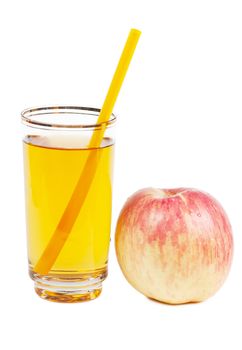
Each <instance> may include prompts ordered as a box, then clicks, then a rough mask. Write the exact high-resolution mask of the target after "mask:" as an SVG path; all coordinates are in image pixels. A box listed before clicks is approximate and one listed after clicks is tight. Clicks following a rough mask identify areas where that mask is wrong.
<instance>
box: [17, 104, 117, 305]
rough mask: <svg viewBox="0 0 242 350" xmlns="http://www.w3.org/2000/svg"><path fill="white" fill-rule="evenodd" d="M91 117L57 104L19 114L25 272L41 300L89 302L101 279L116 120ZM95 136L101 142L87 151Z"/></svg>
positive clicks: (82, 110)
mask: <svg viewBox="0 0 242 350" xmlns="http://www.w3.org/2000/svg"><path fill="white" fill-rule="evenodd" d="M99 112H100V109H97V108H88V107H74V106H57V107H41V108H32V109H27V110H24V111H23V112H22V114H21V117H22V124H23V153H24V172H25V202H26V228H27V245H28V260H29V274H30V277H31V278H32V279H33V280H34V282H35V291H36V292H37V294H38V295H39V296H40V297H41V298H44V299H48V300H52V301H59V302H79V301H85V300H91V299H95V298H96V297H97V296H98V295H99V294H100V293H101V289H102V281H103V280H104V279H105V278H106V276H107V262H108V250H109V241H110V225H111V208H112V164H113V152H114V125H115V122H116V117H115V116H114V115H111V117H110V119H109V121H108V122H105V123H101V124H96V123H97V119H98V115H99ZM98 132H104V136H103V138H102V142H101V144H97V145H95V146H93V145H92V141H91V137H92V135H93V133H98ZM77 183H79V185H77ZM78 186H79V187H78ZM83 190H84V194H83V193H82V192H83ZM81 198H82V199H83V198H84V199H83V201H82V202H80V203H79V201H80V200H81ZM73 204H74V206H73ZM68 206H69V207H68ZM67 207H68V208H69V209H68V208H67ZM73 208H74V209H73ZM68 210H69V211H68ZM65 211H66V212H65ZM64 216H65V217H64ZM61 222H62V224H63V222H64V224H63V225H62V226H61ZM60 226H61V228H60ZM58 230H59V231H58ZM54 234H55V236H54ZM62 235H64V236H63V237H65V238H62ZM51 239H52V243H51ZM51 244H52V246H51ZM51 259H52V260H51ZM50 261H51V262H50ZM48 264H49V265H48ZM47 265H48V267H47ZM44 266H45V267H44ZM41 269H42V270H41ZM43 271H44V272H43Z"/></svg>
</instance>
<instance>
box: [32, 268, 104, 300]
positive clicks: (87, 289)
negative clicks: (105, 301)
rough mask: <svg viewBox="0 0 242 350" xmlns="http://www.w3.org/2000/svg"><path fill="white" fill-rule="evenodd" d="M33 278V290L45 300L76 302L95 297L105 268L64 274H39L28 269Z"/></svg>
mask: <svg viewBox="0 0 242 350" xmlns="http://www.w3.org/2000/svg"><path fill="white" fill-rule="evenodd" d="M29 273H30V276H31V278H32V279H33V280H34V282H35V285H34V288H35V292H36V293H37V294H38V296H39V297H41V298H42V299H45V300H49V301H54V302H60V303H78V302H83V301H89V300H93V299H96V298H97V297H98V296H99V295H100V294H101V291H102V281H103V280H104V279H105V278H106V277H107V269H102V270H100V271H95V272H93V273H86V274H81V275H80V274H79V275H71V274H70V275H69V274H68V275H66V274H63V275H61V274H54V273H52V274H49V275H47V276H43V275H39V274H37V273H35V272H33V271H32V270H30V271H29Z"/></svg>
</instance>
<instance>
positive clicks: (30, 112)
mask: <svg viewBox="0 0 242 350" xmlns="http://www.w3.org/2000/svg"><path fill="white" fill-rule="evenodd" d="M100 111H101V109H100V108H95V107H83V106H73V105H56V106H41V107H30V108H26V109H24V110H23V111H22V112H21V120H22V123H23V124H25V125H29V126H32V127H40V128H47V129H53V128H57V129H59V128H60V129H96V128H104V127H105V128H107V127H109V126H111V125H113V124H114V123H115V122H116V120H117V117H116V115H114V114H113V113H112V114H111V115H110V118H109V120H108V121H105V122H102V123H87V124H84V123H77V124H73V123H69V124H68V123H62V124H60V123H58V122H57V123H49V122H45V121H40V120H36V119H34V116H41V115H46V114H60V115H64V114H74V115H75V114H76V115H78V114H79V115H87V116H88V115H95V116H97V117H98V115H99V114H100ZM88 112H89V113H88Z"/></svg>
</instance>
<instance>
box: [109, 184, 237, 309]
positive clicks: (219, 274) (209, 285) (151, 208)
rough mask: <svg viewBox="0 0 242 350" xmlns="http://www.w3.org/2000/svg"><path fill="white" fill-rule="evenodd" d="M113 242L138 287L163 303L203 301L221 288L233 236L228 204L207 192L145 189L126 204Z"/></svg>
mask: <svg viewBox="0 0 242 350" xmlns="http://www.w3.org/2000/svg"><path fill="white" fill-rule="evenodd" d="M115 247H116V255H117V259H118V262H119V265H120V268H121V270H122V272H123V274H124V276H125V277H126V279H127V280H128V282H129V283H130V284H131V285H132V286H133V287H134V288H136V289H137V290H138V291H139V292H141V293H143V294H144V295H145V296H147V297H149V298H152V299H155V300H158V301H161V302H165V303H169V304H183V303H188V302H200V301H203V300H205V299H207V298H209V297H210V296H212V295H213V294H214V293H215V292H216V291H217V290H218V289H219V288H220V287H221V285H222V284H223V282H224V281H225V279H226V277H227V275H228V272H229V270H230V266H231V261H232V255H233V237H232V230H231V225H230V223H229V220H228V217H227V215H226V213H225V211H224V209H223V208H222V207H221V205H220V204H219V203H218V201H217V200H216V199H214V198H213V197H212V196H211V195H209V194H208V193H205V192H202V191H199V190H196V189H191V188H176V189H164V190H161V189H155V188H146V189H142V190H139V191H138V192H136V193H134V194H133V195H132V196H131V197H129V198H128V200H127V202H126V203H125V205H124V207H123V209H122V211H121V213H120V215H119V218H118V222H117V226H116V233H115Z"/></svg>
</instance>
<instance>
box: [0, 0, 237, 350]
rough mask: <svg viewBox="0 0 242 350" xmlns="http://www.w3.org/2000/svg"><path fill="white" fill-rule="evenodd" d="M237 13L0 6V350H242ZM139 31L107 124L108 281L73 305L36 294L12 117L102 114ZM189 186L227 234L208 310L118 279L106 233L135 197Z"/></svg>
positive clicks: (158, 6) (206, 8)
mask: <svg viewBox="0 0 242 350" xmlns="http://www.w3.org/2000/svg"><path fill="white" fill-rule="evenodd" d="M241 18H242V6H241V1H234V0H227V1H223V0H217V1H216V0H203V1H199V0H190V1H189V0H183V1H181V0H169V1H168V0H167V1H162V0H159V1H155V0H149V1H144V0H129V1H124V0H122V1H121V0H117V1H115V0H112V1H107V0H101V1H100V0H95V1H92V0H89V1H88V0H87V1H83V0H77V1H75V0H68V1H61V0H59V1H52V0H48V1H46V0H42V1H33V0H32V1H27V0H21V1H17V0H16V1H11V0H8V1H1V2H0V39H1V40H0V45H1V48H0V50H1V53H0V63H1V64H0V89H1V137H0V149H1V172H0V180H1V182H0V183H1V193H0V196H1V202H0V203H1V227H0V229H1V241H0V242H1V252H0V266H1V281H0V318H1V321H2V325H1V336H0V347H1V349H6V350H8V349H14V348H15V349H16V348H24V349H33V348H35V349H37V350H38V349H41V350H43V349H51V348H52V349H53V348H54V349H100V348H101V349H105V350H106V349H117V350H119V349H151V348H153V349H166V350H169V349H172V350H173V349H174V350H175V349H186V350H189V349H197V350H200V349H233V350H237V349H240V350H241V348H242V339H241V314H242V258H241V257H242V238H241V235H242V204H241V197H242V167H241V163H242V156H241V154H242V138H241V134H242V132H241V126H240V125H241V123H240V121H241V116H242V104H241V95H242V68H241V67H242V50H241V42H242V21H241ZM131 27H136V28H138V29H140V30H142V36H141V38H140V42H139V44H138V47H137V50H136V52H135V56H134V58H133V61H132V64H131V66H130V69H129V72H128V75H127V77H126V80H125V83H124V85H123V88H122V90H121V93H120V96H119V99H118V101H117V104H116V106H115V110H114V112H115V113H116V114H117V115H118V117H119V123H118V126H117V143H116V145H117V147H116V161H115V174H114V175H115V176H114V179H115V181H114V207H113V227H112V243H111V247H110V262H109V277H108V279H107V280H106V282H105V283H104V288H103V293H102V295H101V296H100V297H99V298H98V299H96V300H95V301H92V302H89V303H83V304H68V305H64V304H56V303H50V302H47V301H44V300H41V299H40V298H38V297H37V295H35V293H34V290H33V283H32V281H31V280H30V279H29V277H28V274H27V256H26V240H25V222H24V196H23V174H22V147H21V130H20V116H19V114H20V111H21V110H22V109H24V108H26V107H30V106H39V105H46V104H74V105H86V106H96V107H100V106H101V105H102V101H103V100H104V97H105V94H106V91H107V88H108V86H109V82H110V80H111V77H112V74H113V72H114V70H115V67H116V63H117V61H118V58H119V55H120V53H121V51H122V48H123V45H124V43H125V40H126V37H127V35H128V32H129V29H130V28H131ZM147 186H153V187H159V188H169V187H177V186H187V187H196V188H199V189H203V190H205V191H207V192H209V193H211V194H212V195H213V196H215V197H216V198H217V199H218V200H219V201H220V202H221V203H222V205H223V207H224V208H225V209H226V211H227V213H228V215H229V217H230V220H231V223H232V226H233V231H234V239H235V253H234V261H233V266H232V270H231V273H230V275H229V278H228V279H227V281H226V283H225V284H224V286H223V287H222V289H221V290H220V291H219V292H218V293H217V294H216V295H215V296H214V297H212V298H211V299H209V300H207V301H205V302H203V303H200V304H190V305H183V306H168V305H164V304H161V303H156V302H152V301H150V300H149V299H147V298H146V297H144V296H143V295H141V294H139V293H138V292H136V291H135V290H134V289H133V288H132V287H131V286H130V285H129V284H128V283H127V282H126V280H125V279H124V277H123V275H122V274H121V272H120V269H119V267H118V264H117V261H116V257H115V251H114V243H113V241H114V240H113V237H114V230H115V222H116V220H117V217H118V213H119V211H120V209H121V207H122V205H123V203H124V201H125V200H126V198H127V197H128V196H129V195H130V194H131V193H133V192H134V191H136V190H137V189H139V188H142V187H147Z"/></svg>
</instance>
